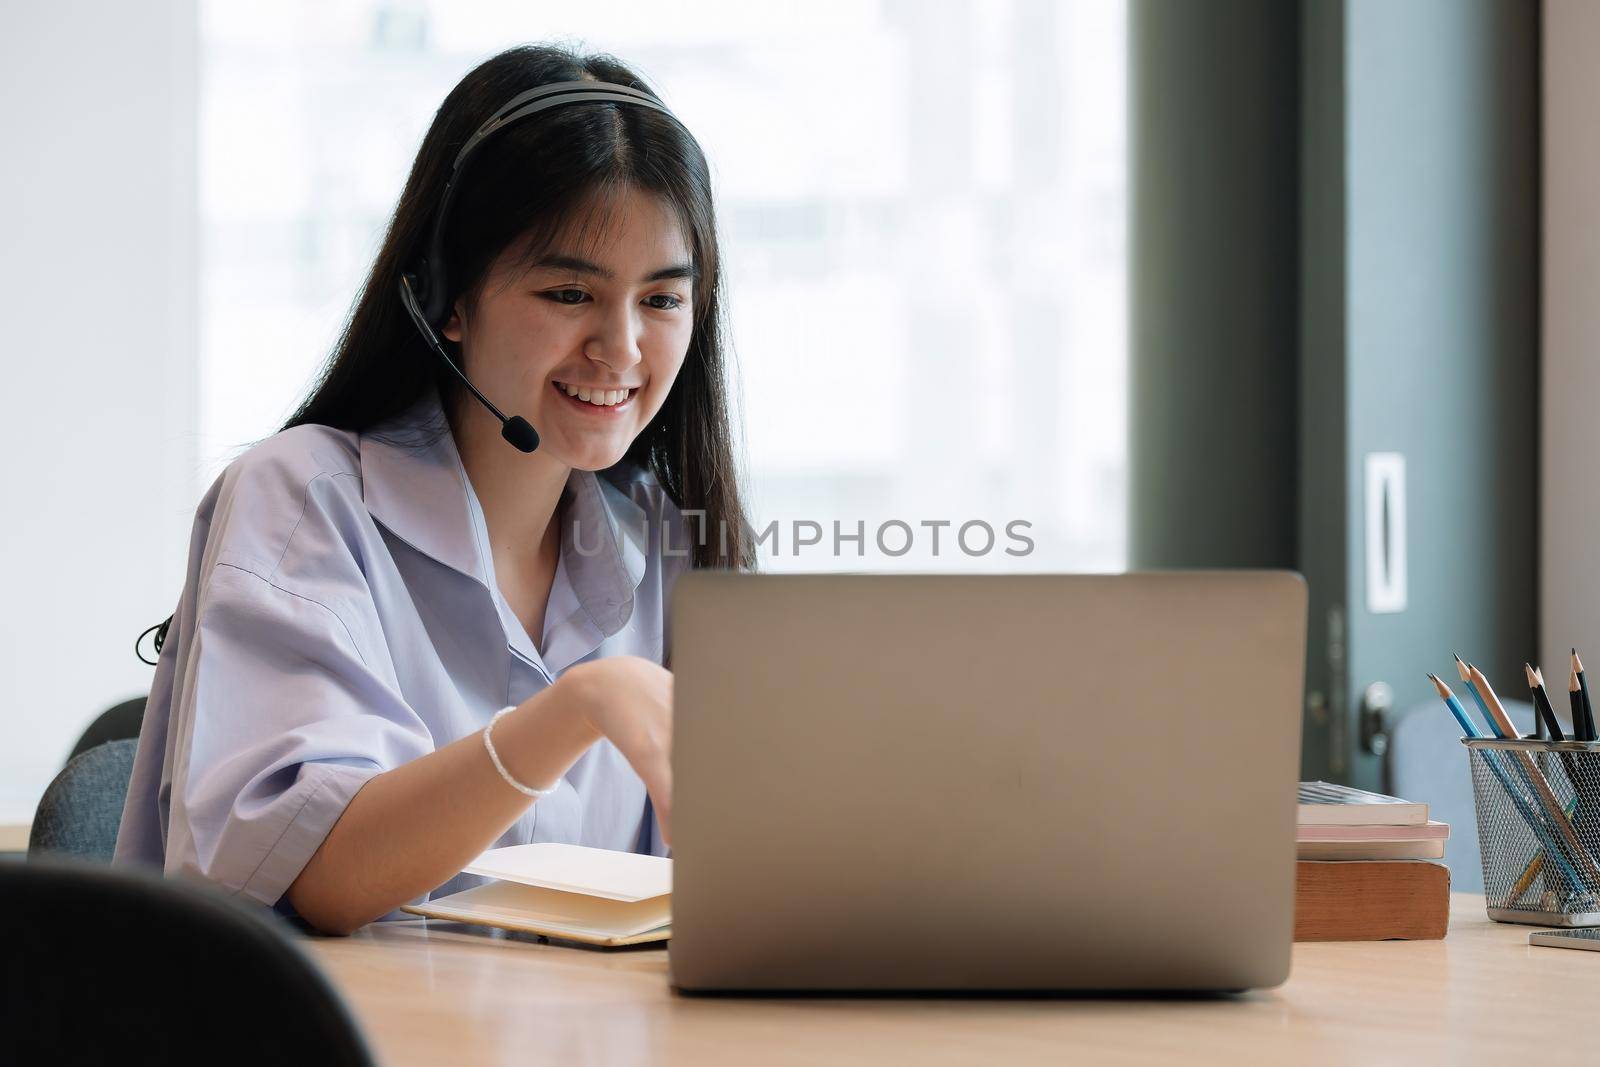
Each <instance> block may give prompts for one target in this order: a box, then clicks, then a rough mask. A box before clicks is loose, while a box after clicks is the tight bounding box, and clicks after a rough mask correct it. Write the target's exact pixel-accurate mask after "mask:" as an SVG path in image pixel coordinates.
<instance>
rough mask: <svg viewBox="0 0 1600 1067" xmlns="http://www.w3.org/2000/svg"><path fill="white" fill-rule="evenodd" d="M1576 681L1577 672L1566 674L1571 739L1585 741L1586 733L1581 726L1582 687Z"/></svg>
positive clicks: (1587, 738) (1586, 738)
mask: <svg viewBox="0 0 1600 1067" xmlns="http://www.w3.org/2000/svg"><path fill="white" fill-rule="evenodd" d="M1582 684H1583V683H1581V682H1579V681H1578V672H1577V671H1573V672H1571V673H1570V674H1569V675H1568V676H1567V702H1568V703H1569V704H1571V705H1572V739H1573V740H1574V741H1587V740H1589V737H1588V735H1587V734H1586V733H1585V732H1584V728H1583V689H1582Z"/></svg>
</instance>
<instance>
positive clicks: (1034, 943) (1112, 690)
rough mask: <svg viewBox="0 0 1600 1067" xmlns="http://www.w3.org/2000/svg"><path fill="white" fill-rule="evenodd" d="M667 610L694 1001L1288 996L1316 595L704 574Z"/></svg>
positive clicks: (682, 895) (1297, 584)
mask: <svg viewBox="0 0 1600 1067" xmlns="http://www.w3.org/2000/svg"><path fill="white" fill-rule="evenodd" d="M673 599H674V604H673V620H672V642H673V645H672V650H671V653H672V668H673V672H674V678H675V681H674V724H673V774H674V785H673V791H674V801H673V859H674V865H673V866H674V871H673V938H672V942H671V948H670V961H671V974H672V982H673V984H674V985H675V986H677V987H678V988H680V989H685V990H717V989H722V990H737V989H745V990H763V989H767V990H777V989H784V990H802V989H816V990H868V989H876V990H883V989H907V990H910V989H1244V988H1249V987H1259V986H1270V985H1275V984H1277V983H1279V982H1281V981H1282V980H1283V979H1284V978H1285V977H1286V976H1287V974H1288V967H1289V951H1290V943H1291V939H1292V934H1293V907H1294V874H1295V867H1294V864H1295V786H1296V782H1297V780H1298V777H1299V758H1300V757H1299V750H1300V719H1301V712H1300V708H1301V702H1302V687H1303V684H1304V678H1303V676H1304V656H1305V624H1306V590H1305V585H1304V582H1303V581H1302V580H1301V579H1300V577H1299V576H1298V575H1294V574H1291V573H1287V572H1214V573H1211V572H1208V573H1158V574H1130V575H1101V576H1086V575H820V574H808V575H753V574H735V573H728V572H691V573H688V574H686V575H684V577H683V578H682V579H681V580H680V581H679V584H678V585H677V587H676V589H675V591H674V597H673Z"/></svg>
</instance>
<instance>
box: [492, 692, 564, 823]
mask: <svg viewBox="0 0 1600 1067" xmlns="http://www.w3.org/2000/svg"><path fill="white" fill-rule="evenodd" d="M516 710H517V706H516V705H515V704H513V705H511V706H510V707H506V708H501V709H500V710H499V711H497V712H495V713H494V718H492V719H490V720H489V725H488V726H485V727H484V728H483V747H484V748H486V749H488V750H489V760H490V762H492V763H493V764H494V769H495V770H497V771H499V772H500V777H502V778H504V779H505V780H506V784H507V785H509V786H510V787H511V788H512V789H515V790H516V791H517V792H519V793H521V794H522V795H523V796H529V797H533V798H534V799H535V800H537V799H538V798H539V797H547V796H549V795H550V794H551V793H554V792H555V791H556V790H558V789H560V788H561V779H559V778H557V779H556V784H555V785H553V786H551V787H550V788H549V789H534V788H533V787H532V786H527V785H523V784H522V783H521V782H519V781H517V780H516V779H515V778H513V777H511V772H510V771H508V770H506V765H505V764H504V763H501V762H500V753H498V752H496V751H495V750H494V741H493V739H492V738H490V737H489V732H490V731H491V730H493V729H494V724H495V723H497V722H499V721H500V717H501V716H502V715H505V714H506V713H507V712H510V711H516Z"/></svg>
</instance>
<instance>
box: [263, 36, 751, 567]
mask: <svg viewBox="0 0 1600 1067" xmlns="http://www.w3.org/2000/svg"><path fill="white" fill-rule="evenodd" d="M586 78H587V79H595V80H599V81H607V82H615V83H617V84H620V85H626V86H629V87H631V88H634V89H638V90H640V91H642V92H645V93H649V94H650V95H651V96H656V93H655V91H654V90H653V89H651V88H650V86H648V85H647V84H645V82H644V80H643V79H642V78H640V77H639V76H638V75H637V74H635V73H634V72H633V71H631V70H629V69H628V67H627V66H626V65H624V64H623V63H622V62H621V61H619V60H618V59H616V58H615V57H612V56H608V55H603V54H596V55H584V54H580V53H578V52H575V51H572V50H570V49H566V48H560V47H553V46H548V45H529V46H524V47H519V48H512V49H509V50H507V51H505V52H501V53H500V54H499V55H497V56H495V57H493V58H492V59H489V60H487V61H485V62H483V63H481V64H480V65H478V66H477V67H476V68H474V69H473V70H472V72H471V73H469V74H468V75H467V76H466V77H464V78H462V79H461V82H460V83H459V84H458V85H457V86H456V87H455V88H454V89H452V90H451V91H450V94H449V95H448V96H446V97H445V99H444V103H443V104H441V105H439V110H438V112H437V113H436V114H435V115H434V117H433V124H432V125H431V126H430V127H429V128H428V132H427V135H426V136H424V137H423V139H422V147H421V148H420V149H419V150H418V152H417V158H416V161H415V162H414V163H413V164H412V167H411V175H410V177H408V178H407V179H406V185H405V190H404V191H403V192H402V193H401V194H400V202H399V204H397V205H396V207H395V211H394V218H393V219H392V220H391V221H390V223H389V229H388V232H387V233H386V234H385V236H384V239H383V247H382V248H381V249H380V250H379V252H378V256H377V259H376V260H374V262H373V264H372V271H371V273H370V274H368V276H367V279H366V281H365V283H363V285H362V287H361V291H360V293H359V295H358V296H357V299H356V304H355V308H354V310H353V311H352V312H351V315H350V318H349V321H348V322H347V323H346V324H345V327H344V330H343V331H342V332H341V334H340V336H339V340H338V343H337V344H336V345H335V347H334V350H333V353H332V355H331V356H330V357H329V359H328V362H327V365H326V366H325V367H324V368H323V371H322V374H321V376H320V378H319V379H318V382H317V384H316V386H315V387H314V388H313V389H312V391H311V394H310V396H308V397H307V398H306V400H305V402H304V403H303V404H301V405H300V408H299V410H298V411H296V412H295V413H294V415H292V416H291V417H290V418H289V421H288V422H286V423H285V424H284V428H285V429H287V428H289V427H291V426H299V425H301V424H303V423H318V424H321V425H325V426H333V427H336V428H338V429H342V430H353V431H357V432H360V431H365V430H368V429H370V428H372V427H374V426H376V425H378V424H380V423H382V422H383V421H385V420H386V419H389V418H391V417H393V416H395V415H397V414H399V413H400V412H402V411H405V410H406V409H407V408H409V407H410V406H411V405H412V404H414V403H415V402H416V401H417V400H418V399H420V398H421V397H422V395H423V394H424V393H425V392H426V391H427V390H428V388H429V387H430V386H431V387H433V388H435V389H437V390H438V392H439V396H440V397H441V399H442V400H443V401H444V402H445V403H446V404H447V405H448V404H450V403H451V402H453V401H454V400H455V398H457V397H458V396H459V395H460V387H459V384H458V383H457V382H456V381H455V379H454V376H453V375H452V374H451V372H450V370H449V368H447V367H445V366H444V365H443V364H442V363H441V362H440V360H439V358H438V356H437V355H436V354H434V353H433V352H432V350H431V349H430V348H429V347H428V344H427V342H426V341H425V340H424V339H423V338H422V336H421V335H420V334H419V333H418V332H417V328H416V327H415V326H414V325H413V324H412V322H411V320H410V319H409V318H408V317H407V315H406V311H405V308H404V307H402V306H401V303H400V298H399V296H398V295H397V286H398V283H399V278H400V273H401V271H402V270H405V269H410V267H411V265H412V264H413V263H415V262H416V260H417V259H419V258H420V256H421V253H422V250H423V248H424V246H425V244H426V242H427V240H428V231H429V227H430V226H431V225H432V222H433V214H434V212H435V211H436V210H437V209H438V205H439V203H440V200H441V198H442V197H443V195H444V188H445V183H446V181H447V180H448V178H449V176H450V167H451V163H452V161H453V160H454V158H455V155H456V153H457V152H458V151H460V149H461V146H462V144H463V143H465V141H466V140H467V138H468V137H470V136H471V135H472V134H473V132H474V131H476V130H477V128H478V127H479V126H480V125H482V124H483V122H484V121H485V120H486V119H487V118H488V117H489V115H490V114H491V113H492V112H493V111H494V109H495V108H497V107H498V106H499V105H501V104H503V103H505V102H506V101H507V100H509V99H510V98H511V97H513V96H515V95H517V94H518V93H521V92H525V91H527V90H528V89H532V88H535V87H537V86H540V85H545V84H548V83H551V82H561V81H577V80H580V79H586ZM657 99H659V97H657ZM462 180H463V182H464V184H463V186H462V188H461V191H460V193H459V195H458V196H457V197H456V199H455V202H454V204H453V206H452V208H451V212H450V219H449V221H448V223H447V226H446V232H445V237H444V259H445V263H446V270H447V275H448V278H449V284H450V288H451V293H450V300H449V303H451V304H453V303H454V302H455V299H456V297H458V296H463V295H464V296H465V298H466V303H467V307H468V309H469V311H470V309H471V308H472V307H473V305H474V303H475V302H476V298H477V295H478V291H479V287H480V285H481V283H482V282H483V280H484V278H485V276H486V274H487V272H488V270H489V268H490V267H491V266H492V265H493V264H494V262H495V260H496V259H497V258H498V257H499V256H500V255H501V253H503V252H504V251H506V250H507V249H508V248H510V247H511V246H512V245H513V244H514V243H517V244H518V248H517V253H518V255H519V258H521V260H522V261H523V262H526V263H531V262H533V261H534V260H536V259H538V258H539V257H540V256H541V255H542V254H544V252H545V251H547V250H548V248H549V244H550V242H551V241H552V240H553V239H554V238H555V236H556V234H557V232H558V231H559V229H560V227H561V225H562V223H563V221H565V220H566V219H567V218H568V217H569V216H570V215H571V213H572V212H574V211H576V210H579V209H581V208H582V206H583V205H584V204H585V202H586V201H588V200H589V199H590V198H592V197H593V196H595V195H596V194H597V193H600V192H603V191H605V190H608V189H614V188H616V187H618V186H622V185H631V186H634V187H637V188H640V189H643V190H647V191H649V192H652V193H655V194H657V195H659V196H661V197H662V198H663V199H664V200H665V201H666V202H668V203H669V204H671V205H672V207H673V208H674V209H675V210H676V211H677V213H678V219H679V222H680V223H681V225H682V226H683V230H684V235H685V237H686V239H687V240H688V242H689V245H690V251H691V253H692V254H693V256H694V261H695V266H696V267H697V268H698V272H699V276H698V278H697V280H696V282H695V292H694V300H693V304H694V328H693V334H692V336H691V338H690V341H689V350H688V353H687V354H686V356H685V358H684V363H683V368H682V369H681V370H680V371H679V373H678V378H677V380H676V381H675V382H674V383H673V386H672V390H671V391H670V392H669V393H668V394H667V399H666V401H665V402H664V403H663V404H662V406H661V410H660V411H659V412H657V413H656V416H655V418H653V419H652V420H651V421H650V423H649V425H647V426H646V427H645V428H644V430H643V432H641V433H640V434H639V436H638V438H637V439H635V441H634V442H633V444H632V445H630V446H629V448H628V453H627V458H628V459H630V460H632V461H634V462H636V463H638V464H639V465H640V466H642V467H644V468H646V469H647V470H649V471H651V472H652V473H653V474H654V475H655V477H656V479H657V481H659V482H660V483H661V486H662V487H663V488H664V489H665V490H666V492H667V494H668V495H669V496H670V497H671V498H672V500H673V502H674V503H676V504H677V505H678V507H679V508H681V509H698V510H701V511H703V512H704V513H705V521H704V525H703V526H699V528H700V529H703V530H706V531H726V533H725V535H724V536H718V534H717V533H711V534H710V535H709V536H706V537H701V538H698V539H697V540H696V543H695V545H694V548H693V550H692V553H691V560H692V562H693V564H694V565H695V566H697V567H738V568H749V567H751V566H752V565H753V563H754V557H755V552H754V549H753V547H752V544H751V536H750V532H749V527H748V526H747V525H746V522H745V512H744V503H743V498H742V495H741V493H740V488H739V478H738V470H737V464H736V461H735V457H734V439H733V432H732V428H731V425H730V416H729V413H728V397H727V385H726V382H725V380H724V374H725V347H726V333H727V327H726V321H725V317H724V308H723V300H722V277H721V271H720V266H721V254H720V249H719V247H718V242H717V227H716V214H715V211H714V209H713V206H712V197H711V176H710V172H709V170H708V168H707V166H706V160H705V156H704V155H703V154H702V152H701V151H700V147H699V145H697V144H696V143H695V140H694V138H693V137H691V136H690V135H689V134H688V133H687V132H686V131H685V130H684V129H683V128H682V127H680V126H679V125H678V124H677V123H676V122H674V121H673V120H672V119H671V118H669V117H668V116H666V115H662V114H660V113H659V112H657V111H655V110H653V109H651V108H643V107H630V106H626V105H619V104H611V103H588V104H583V105H581V106H576V107H562V108H554V109H552V110H550V111H548V112H546V113H544V114H542V115H540V116H539V117H538V118H536V119H533V120H531V121H524V122H520V123H516V124H513V125H511V126H508V127H506V128H505V129H504V130H502V131H500V132H499V133H496V134H495V136H494V137H492V138H489V139H488V140H486V141H485V142H484V143H483V145H482V146H481V147H480V148H479V149H478V151H477V152H476V153H475V154H474V156H473V162H472V165H471V166H470V167H468V168H467V169H466V171H465V173H464V175H463V179H462ZM445 344H446V346H448V350H450V351H451V354H452V355H453V356H455V357H456V358H457V359H458V360H459V358H460V353H459V350H458V349H457V348H456V346H455V342H452V341H445ZM694 525H697V526H698V524H694Z"/></svg>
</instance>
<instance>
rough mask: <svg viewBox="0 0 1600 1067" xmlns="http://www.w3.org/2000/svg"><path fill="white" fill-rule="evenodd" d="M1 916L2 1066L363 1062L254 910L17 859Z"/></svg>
mask: <svg viewBox="0 0 1600 1067" xmlns="http://www.w3.org/2000/svg"><path fill="white" fill-rule="evenodd" d="M0 915H5V916H6V917H7V919H8V924H9V929H8V930H7V932H6V937H5V951H4V952H3V953H0V956H3V958H4V961H5V962H4V964H3V968H4V987H3V989H0V1048H4V1049H5V1051H6V1053H7V1055H6V1056H4V1057H0V1058H5V1059H7V1060H8V1061H9V1062H15V1063H51V1064H77V1063H83V1064H90V1063H93V1064H101V1063H236V1062H246V1063H274V1064H284V1063H292V1064H352V1065H361V1067H366V1065H370V1064H371V1063H372V1062H373V1059H372V1055H371V1052H370V1051H369V1050H368V1048H367V1045H366V1042H365V1040H364V1039H363V1038H362V1035H361V1031H360V1029H359V1028H358V1027H357V1026H356V1023H355V1021H354V1019H353V1018H352V1017H351V1015H350V1012H349V1011H348V1009H347V1008H346V1007H345V1005H344V1002H343V1001H342V1000H341V999H340V997H339V995H338V993H337V992H336V991H335V990H334V988H333V986H332V985H331V984H330V983H329V982H328V980H327V978H325V977H324V976H323V974H322V972H321V971H320V970H319V969H318V968H317V967H316V966H315V964H313V963H312V961H311V959H310V958H309V957H308V956H307V955H306V954H305V952H304V951H303V950H301V948H300V947H299V946H298V945H297V944H296V943H295V940H294V935H292V934H291V932H290V930H289V928H288V927H287V926H286V925H284V924H283V922H282V920H280V919H278V918H277V917H275V916H273V915H272V914H271V913H269V912H267V911H266V909H256V908H253V907H251V906H249V905H245V904H243V903H240V902H238V901H236V900H233V899H231V898H228V897H225V896H222V895H221V894H220V893H218V892H216V891H214V890H210V889H206V888H202V887H199V886H195V885H189V884H186V883H182V882H177V881H166V880H163V879H162V878H160V877H159V876H157V875H155V874H153V873H151V872H146V871H137V870H130V869H126V868H110V867H103V866H100V865H97V864H86V863H74V862H71V861H60V860H58V861H46V862H37V861H31V860H30V861H29V862H27V863H13V864H4V865H0ZM13 1057H14V1058H13Z"/></svg>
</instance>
